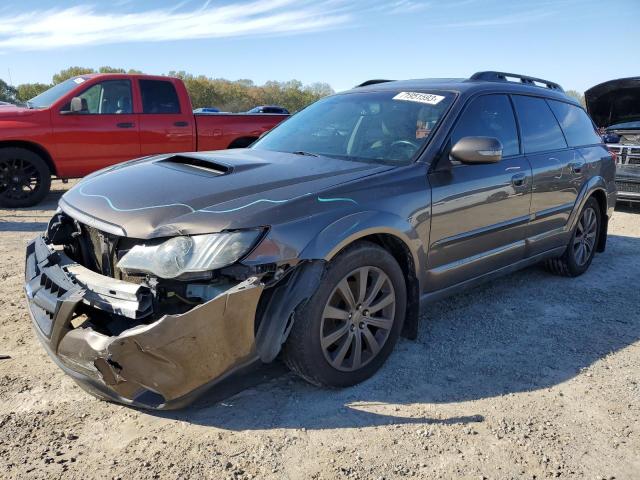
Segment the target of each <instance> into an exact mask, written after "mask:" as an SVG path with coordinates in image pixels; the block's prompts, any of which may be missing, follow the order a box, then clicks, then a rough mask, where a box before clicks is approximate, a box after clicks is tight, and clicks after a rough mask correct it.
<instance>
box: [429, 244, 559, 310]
mask: <svg viewBox="0 0 640 480" xmlns="http://www.w3.org/2000/svg"><path fill="white" fill-rule="evenodd" d="M566 248H567V247H566V246H562V247H558V248H554V249H552V250H548V251H546V252H542V253H539V254H537V255H534V256H533V257H529V258H524V259H522V260H519V261H518V262H516V263H513V264H511V265H507V266H506V267H502V268H499V269H498V270H494V271H493V272H489V273H485V274H483V275H480V276H479V277H475V278H471V279H469V280H465V281H464V282H460V283H458V284H456V285H451V286H450V287H447V288H443V289H442V290H436V291H434V292H428V293H425V294H423V295H422V296H421V297H420V306H421V307H422V306H424V305H427V304H429V303H433V302H437V301H438V300H442V299H443V298H446V297H448V296H450V295H455V294H456V293H459V292H462V291H464V290H467V289H469V288H473V287H475V286H477V285H480V284H482V283H485V282H488V281H489V280H493V279H494V278H498V277H502V276H503V275H507V274H509V273H513V272H515V271H517V270H521V269H523V268H526V267H529V266H531V265H534V264H536V263H538V262H540V261H542V260H546V259H547V258H553V257H559V256H560V255H562V254H563V253H564V251H565V249H566Z"/></svg>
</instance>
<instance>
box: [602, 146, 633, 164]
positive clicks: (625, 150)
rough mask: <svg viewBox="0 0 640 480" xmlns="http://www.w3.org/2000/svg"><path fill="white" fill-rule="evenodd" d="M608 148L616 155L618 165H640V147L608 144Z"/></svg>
mask: <svg viewBox="0 0 640 480" xmlns="http://www.w3.org/2000/svg"><path fill="white" fill-rule="evenodd" d="M607 148H608V149H609V150H611V151H612V152H613V153H615V154H616V163H617V164H618V165H640V145H620V144H608V145H607Z"/></svg>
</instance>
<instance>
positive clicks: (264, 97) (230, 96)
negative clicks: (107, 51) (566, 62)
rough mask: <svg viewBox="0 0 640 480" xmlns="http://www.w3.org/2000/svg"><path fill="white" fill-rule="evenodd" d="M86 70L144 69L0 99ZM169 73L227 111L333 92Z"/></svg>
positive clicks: (288, 104) (199, 103) (5, 91)
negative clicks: (95, 75) (86, 78)
mask: <svg viewBox="0 0 640 480" xmlns="http://www.w3.org/2000/svg"><path fill="white" fill-rule="evenodd" d="M87 73H143V72H141V71H140V70H133V69H130V70H125V69H123V68H113V67H108V66H105V67H100V68H98V69H97V70H95V69H93V68H85V67H69V68H66V69H64V70H61V71H60V72H58V73H56V74H55V75H54V76H53V78H52V79H51V83H23V84H21V85H17V86H12V85H8V84H7V83H6V82H4V81H3V80H2V79H0V101H5V102H13V103H21V102H26V101H27V100H29V99H31V98H33V97H35V96H36V95H38V94H40V93H42V92H44V91H45V90H47V89H48V88H51V87H52V86H53V85H55V84H57V83H60V82H64V81H65V80H67V79H69V78H72V77H75V76H77V75H84V74H87ZM169 75H170V76H172V77H178V78H180V79H182V81H184V83H185V85H186V87H187V90H188V92H189V95H190V96H191V102H192V104H193V108H199V107H216V108H219V109H220V110H222V111H225V112H243V111H246V110H249V109H250V108H253V107H255V106H256V105H281V106H283V107H285V108H286V109H288V110H289V111H290V112H296V111H298V110H301V109H302V108H304V107H306V106H307V105H309V104H310V103H313V102H315V101H316V100H318V99H320V98H322V97H324V96H326V95H331V94H332V93H333V89H332V88H331V86H330V85H329V84H328V83H322V82H317V83H312V84H310V85H303V84H302V82H300V81H298V80H290V81H288V82H276V81H269V82H266V83H265V84H264V85H256V84H254V83H253V81H252V80H246V79H243V80H235V81H231V80H226V79H224V78H211V77H207V76H205V75H192V74H190V73H187V72H184V71H179V72H176V71H171V72H169ZM565 93H566V94H567V95H569V96H571V97H574V98H575V99H576V100H578V101H579V102H580V103H581V104H582V105H583V106H584V104H585V102H584V95H583V94H582V93H580V92H578V91H576V90H567V91H566V92H565Z"/></svg>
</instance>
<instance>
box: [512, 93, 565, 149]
mask: <svg viewBox="0 0 640 480" xmlns="http://www.w3.org/2000/svg"><path fill="white" fill-rule="evenodd" d="M513 102H514V104H515V107H516V113H517V115H518V120H519V121H520V129H521V132H522V143H523V146H524V153H536V152H546V151H549V150H558V149H561V148H566V147H567V142H565V140H564V135H563V134H562V130H560V125H558V121H557V120H556V117H555V116H554V115H553V113H552V112H551V108H549V105H547V102H546V101H545V100H544V99H542V98H537V97H526V96H524V95H514V96H513Z"/></svg>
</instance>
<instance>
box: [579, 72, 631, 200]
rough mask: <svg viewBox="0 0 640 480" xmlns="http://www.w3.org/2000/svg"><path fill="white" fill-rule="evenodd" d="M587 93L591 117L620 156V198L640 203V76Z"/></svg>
mask: <svg viewBox="0 0 640 480" xmlns="http://www.w3.org/2000/svg"><path fill="white" fill-rule="evenodd" d="M584 96H585V101H586V103H587V110H588V111H589V113H590V115H591V118H593V121H594V122H595V123H596V125H597V126H598V127H599V128H601V129H602V130H603V131H604V135H603V139H604V141H605V142H606V144H607V147H609V150H611V151H612V152H613V153H614V154H615V156H616V164H617V168H616V186H617V188H618V200H624V201H628V202H640V77H632V78H620V79H618V80H610V81H608V82H604V83H601V84H599V85H596V86H595V87H592V88H590V89H589V90H587V91H586V92H585V94H584Z"/></svg>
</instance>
